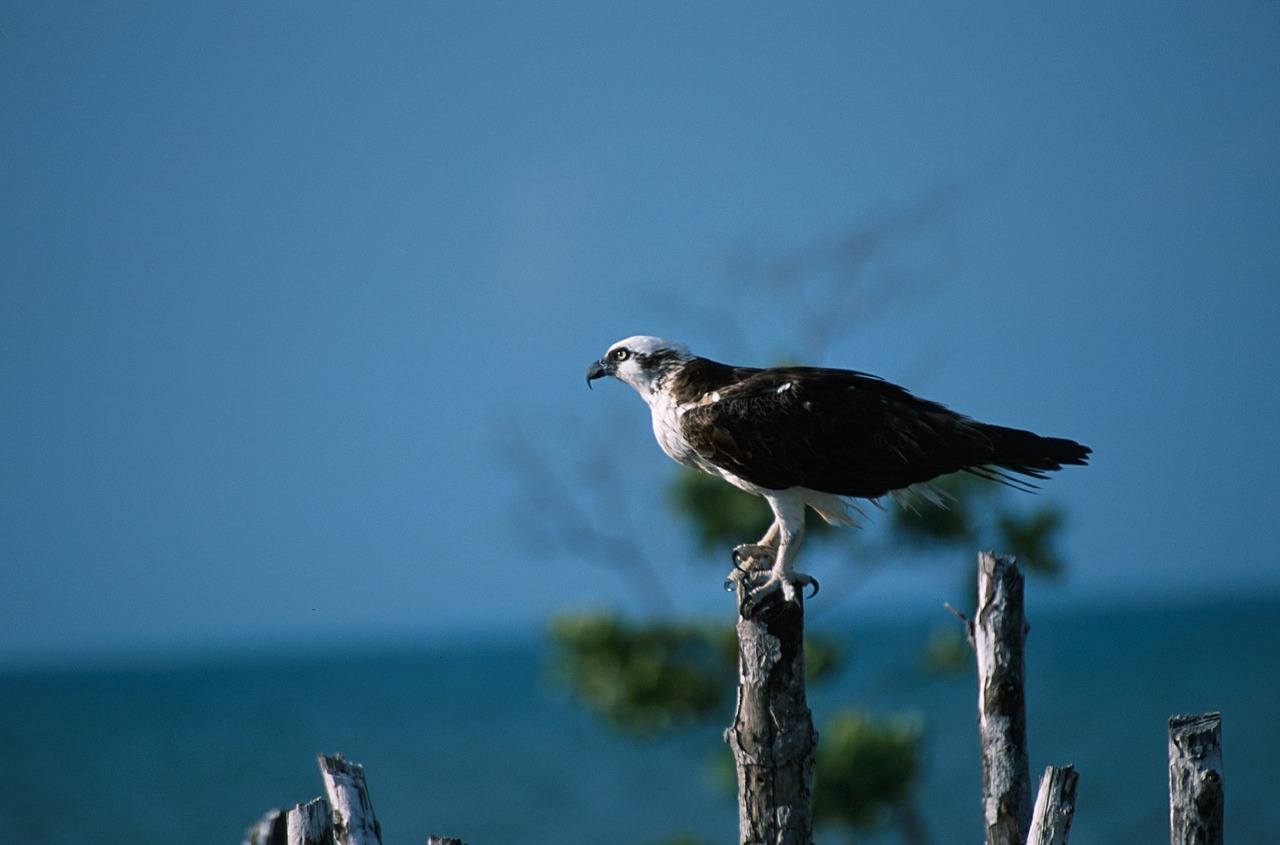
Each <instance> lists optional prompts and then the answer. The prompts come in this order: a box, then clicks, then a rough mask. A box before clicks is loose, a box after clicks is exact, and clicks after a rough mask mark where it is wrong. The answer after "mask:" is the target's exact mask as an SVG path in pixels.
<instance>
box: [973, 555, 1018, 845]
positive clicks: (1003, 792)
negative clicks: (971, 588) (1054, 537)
mask: <svg viewBox="0 0 1280 845" xmlns="http://www.w3.org/2000/svg"><path fill="white" fill-rule="evenodd" d="M1022 591H1023V579H1022V572H1021V571H1020V570H1019V569H1018V566H1017V564H1016V563H1015V562H1014V559H1013V558H1012V557H1008V556H1003V555H997V554H995V553H994V552H982V553H981V554H979V555H978V609H977V614H976V616H975V618H974V620H973V622H972V623H971V627H970V632H971V638H972V640H973V647H974V651H975V652H976V654H977V660H978V733H979V736H980V738H981V742H982V811H983V819H984V821H985V823H986V832H987V845H1023V843H1024V842H1026V839H1027V833H1028V831H1029V828H1030V826H1031V774H1030V771H1029V764H1028V762H1027V703H1026V694H1025V691H1024V690H1025V688H1024V686H1023V684H1024V681H1025V675H1026V663H1025V656H1024V651H1025V648H1024V647H1025V644H1026V637H1027V621H1026V615H1025V612H1024V608H1023V595H1022Z"/></svg>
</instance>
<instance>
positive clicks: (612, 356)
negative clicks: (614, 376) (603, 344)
mask: <svg viewBox="0 0 1280 845" xmlns="http://www.w3.org/2000/svg"><path fill="white" fill-rule="evenodd" d="M630 357H631V352H630V351H629V350H627V349H615V350H613V351H612V352H610V353H609V360H610V361H613V362H615V363H618V364H621V363H622V362H623V361H625V360H627V359H628V358H630Z"/></svg>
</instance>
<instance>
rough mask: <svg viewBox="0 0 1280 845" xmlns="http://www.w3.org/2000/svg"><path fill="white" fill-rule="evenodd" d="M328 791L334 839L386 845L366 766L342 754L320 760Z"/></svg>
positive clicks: (343, 843) (350, 843)
mask: <svg viewBox="0 0 1280 845" xmlns="http://www.w3.org/2000/svg"><path fill="white" fill-rule="evenodd" d="M316 759H317V761H318V762H319V764H320V775H321V777H323V778H324V791H325V794H326V795H328V796H329V803H330V804H332V805H333V837H334V840H335V841H336V842H337V843H338V845H382V828H381V827H380V826H379V824H378V819H377V818H376V817H375V816H374V814H373V802H372V801H370V800H369V787H368V786H367V785H366V784H365V779H364V766H361V765H360V764H359V763H351V762H348V761H347V760H344V759H343V758H342V755H341V754H335V755H334V756H332V757H329V756H328V755H325V754H321V755H319V756H318V757H317V758H316Z"/></svg>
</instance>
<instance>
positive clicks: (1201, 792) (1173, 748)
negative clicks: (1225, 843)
mask: <svg viewBox="0 0 1280 845" xmlns="http://www.w3.org/2000/svg"><path fill="white" fill-rule="evenodd" d="M1224 797H1225V796H1224V793H1223V783H1222V714H1221V713H1205V714H1204V715H1202V716H1172V717H1170V719H1169V842H1170V843H1171V845H1222V816H1223V809H1224Z"/></svg>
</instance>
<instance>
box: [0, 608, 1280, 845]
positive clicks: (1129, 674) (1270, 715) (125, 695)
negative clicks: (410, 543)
mask: <svg viewBox="0 0 1280 845" xmlns="http://www.w3.org/2000/svg"><path fill="white" fill-rule="evenodd" d="M1277 623H1280V602H1275V601H1262V600H1257V601H1243V602H1232V603H1218V604H1214V605H1210V606H1164V607H1141V608H1120V609H1110V610H1106V611H1090V612H1081V611H1080V610H1078V609H1076V610H1070V611H1068V610H1060V611H1053V612H1047V613H1044V614H1041V618H1033V619H1032V630H1031V634H1030V636H1029V638H1028V641H1027V650H1028V653H1027V674H1028V677H1027V684H1028V688H1027V697H1028V710H1029V712H1028V735H1029V736H1028V740H1029V748H1030V759H1031V769H1032V779H1033V781H1035V780H1038V778H1039V774H1040V772H1041V771H1043V768H1044V766H1046V765H1049V764H1053V765H1063V764H1072V765H1074V766H1075V767H1076V769H1077V771H1078V772H1079V773H1080V783H1079V791H1078V794H1077V803H1076V816H1075V822H1074V825H1073V827H1072V832H1071V842H1072V843H1073V845H1088V843H1106V844H1107V845H1110V843H1115V845H1120V843H1124V845H1130V843H1138V842H1151V843H1158V842H1167V841H1168V812H1169V811H1168V797H1167V796H1168V779H1167V777H1168V776H1167V724H1166V723H1167V719H1168V717H1169V716H1170V715H1172V714H1175V713H1202V712H1207V711H1210V710H1219V711H1221V712H1222V714H1223V731H1222V733H1223V761H1224V763H1223V766H1224V770H1225V784H1226V798H1227V804H1226V835H1227V837H1228V839H1229V841H1230V842H1232V843H1238V845H1248V844H1249V843H1267V842H1274V841H1280V798H1277V797H1276V796H1277V795H1278V794H1280V763H1278V762H1277V761H1278V760H1280V624H1277ZM947 624H948V622H947V620H946V619H944V618H941V617H940V615H934V616H932V617H931V618H930V619H928V620H925V619H920V618H912V619H902V620H892V621H883V620H882V621H880V622H877V623H874V624H872V623H867V622H863V623H857V622H848V623H839V624H831V623H830V622H829V621H824V623H823V626H824V627H825V628H826V630H827V631H828V632H829V633H833V634H836V635H838V636H840V637H847V638H848V640H849V642H850V643H851V646H850V652H849V656H848V661H847V664H846V668H845V670H844V671H843V672H842V673H841V674H840V675H839V676H838V677H837V678H835V679H834V680H832V681H830V682H828V683H826V684H822V685H814V686H813V687H812V688H811V690H810V704H811V706H812V708H813V711H814V718H815V722H816V723H817V726H818V730H819V732H821V730H822V724H823V721H824V720H825V719H827V718H829V717H830V715H831V714H832V713H834V712H835V711H836V710H838V709H840V708H844V707H853V708H857V709H862V710H866V711H869V712H871V713H873V714H876V715H882V716H888V715H890V714H894V713H902V712H906V713H910V714H913V716H914V718H917V719H918V720H919V721H920V723H921V725H922V727H923V729H924V732H925V734H924V735H925V747H926V758H925V761H924V765H925V769H924V776H923V780H922V783H921V787H920V791H919V810H920V813H921V815H922V817H923V818H924V820H925V824H926V827H927V829H928V832H929V834H930V837H931V839H932V841H933V842H936V843H965V842H968V843H976V842H980V841H981V840H982V824H981V800H980V790H981V786H980V775H981V766H980V762H979V757H978V740H977V727H976V721H977V719H976V710H975V702H976V691H975V687H974V684H975V681H974V678H973V675H972V673H968V674H962V675H960V676H959V677H946V676H940V675H939V674H937V673H935V672H930V671H926V670H924V669H922V668H921V666H920V661H919V656H920V653H921V648H922V644H923V642H924V640H925V639H926V637H927V636H928V635H929V634H930V632H931V631H933V630H935V629H937V628H938V627H943V628H945V627H946V626H947ZM952 624H954V625H958V624H959V623H952ZM551 674H552V673H551V672H550V671H549V655H548V654H547V651H546V647H545V645H544V643H543V642H542V640H541V639H540V638H539V637H536V636H528V637H523V638H512V639H508V640H501V641H488V642H470V643H444V642H442V643H429V642H424V643H418V644H414V645H401V646H397V647H387V646H382V647H372V646H370V647H366V648H353V649H347V650H343V651H339V652H334V651H333V650H332V649H324V648H320V647H317V648H316V649H315V650H313V651H307V650H303V651H302V652H294V653H289V654H276V655H257V656H254V655H243V656H239V657H234V658H230V657H223V658H219V659H213V658H208V657H206V658H202V659H198V660H194V659H193V660H190V661H187V662H175V661H173V660H172V659H170V660H165V661H156V662H153V663H147V662H145V661H143V662H141V663H138V664H135V665H115V666H114V667H102V666H99V667H93V666H80V667H75V668H68V667H63V668H57V669H52V668H47V669H23V670H21V671H19V670H9V671H7V672H0V754H3V761H2V763H0V842H3V843H9V844H11V845H64V843H65V844H66V845H71V843H76V845H81V843H108V844H109V843H130V844H131V845H151V844H154V845H167V844H168V843H174V845H177V843H183V845H215V843H217V845H234V843H238V842H239V841H240V839H241V837H242V835H243V832H244V830H245V828H246V827H248V826H249V825H250V824H251V823H252V822H253V821H255V820H256V819H257V818H258V817H260V816H261V815H262V814H263V813H264V812H265V811H266V810H268V809H270V808H272V807H284V808H287V807H289V806H291V805H293V804H295V803H300V802H305V801H307V800H310V799H311V798H313V797H315V796H317V795H319V794H320V793H321V791H322V787H321V782H320V777H319V774H318V770H317V768H316V765H315V755H316V754H317V753H318V752H326V753H334V752H341V753H343V754H344V755H345V756H346V757H347V758H348V759H351V760H354V761H357V762H359V763H361V764H363V765H364V766H365V770H366V774H367V778H368V783H369V788H370V793H371V796H372V800H373V805H374V809H375V811H376V812H377V814H378V818H379V821H380V822H381V825H382V831H383V841H384V842H385V843H387V845H398V844H399V843H405V845H410V843H412V845H418V844H419V843H421V842H423V841H424V840H425V839H426V836H427V834H428V833H436V834H441V835H449V836H457V837H461V838H462V839H464V840H466V841H467V842H468V843H470V845H524V843H529V845H533V843H565V844H566V845H573V844H576V843H582V845H587V843H591V845H595V843H619V845H631V843H635V845H640V843H652V842H657V841H660V840H662V839H664V838H667V837H670V836H672V835H675V834H678V833H686V834H695V835H699V836H701V837H702V838H704V839H705V840H706V841H710V842H725V843H728V842H734V841H736V835H737V820H736V819H737V816H736V809H735V806H734V802H733V797H732V794H731V793H730V792H727V791H726V790H725V789H724V787H723V785H722V784H718V783H717V782H716V779H715V778H714V777H713V776H711V774H710V772H711V771H712V770H714V769H715V768H716V766H715V765H714V761H715V758H716V757H717V756H718V755H719V756H721V757H722V758H723V756H725V755H728V751H727V749H726V748H725V746H724V745H723V742H722V741H721V739H720V734H721V731H722V729H723V727H724V724H727V723H728V721H729V720H730V718H731V714H730V713H728V712H726V713H725V714H724V718H723V720H721V723H717V724H713V725H707V726H705V727H702V728H696V729H691V730H685V731H681V732H679V733H677V734H675V735H672V736H665V737H661V738H658V739H652V740H647V741H640V740H636V739H634V738H629V737H626V736H623V735H620V734H618V733H616V732H614V731H613V730H611V729H610V728H609V727H608V726H607V725H606V724H604V723H602V722H601V721H600V720H599V719H598V718H597V717H596V716H594V715H592V714H591V713H588V712H586V711H584V710H582V709H581V708H580V707H579V706H578V705H577V704H575V703H574V702H573V701H572V700H571V699H570V698H569V697H568V696H567V695H565V694H564V693H563V692H562V691H560V690H558V689H557V688H556V686H555V685H554V683H552V682H551V681H550V680H549V679H550V677H551ZM819 841H820V842H829V843H835V842H843V841H848V837H847V836H846V835H845V832H843V831H839V830H829V831H821V832H820V836H819ZM859 841H864V842H885V843H887V842H895V841H899V840H898V839H897V837H896V834H895V831H894V830H893V828H892V827H888V828H886V829H885V830H883V831H882V832H880V833H879V834H872V835H871V836H869V837H867V836H863V837H862V838H860V839H859Z"/></svg>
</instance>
